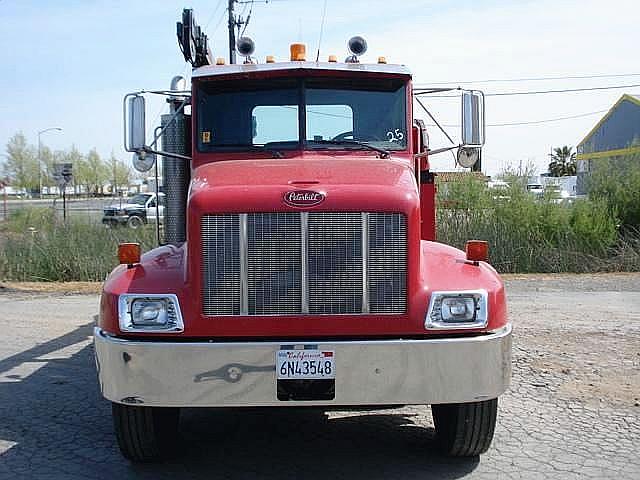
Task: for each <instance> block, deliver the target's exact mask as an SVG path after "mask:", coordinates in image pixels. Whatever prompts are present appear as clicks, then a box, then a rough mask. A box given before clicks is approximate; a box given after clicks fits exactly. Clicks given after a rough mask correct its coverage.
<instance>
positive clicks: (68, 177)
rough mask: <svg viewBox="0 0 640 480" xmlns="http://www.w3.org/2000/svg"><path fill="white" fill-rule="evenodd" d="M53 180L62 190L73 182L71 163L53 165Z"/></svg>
mask: <svg viewBox="0 0 640 480" xmlns="http://www.w3.org/2000/svg"><path fill="white" fill-rule="evenodd" d="M53 178H54V179H55V180H56V182H57V183H58V186H59V187H60V188H61V189H63V188H65V187H66V186H67V185H69V184H70V183H71V182H72V181H73V164H72V163H54V164H53Z"/></svg>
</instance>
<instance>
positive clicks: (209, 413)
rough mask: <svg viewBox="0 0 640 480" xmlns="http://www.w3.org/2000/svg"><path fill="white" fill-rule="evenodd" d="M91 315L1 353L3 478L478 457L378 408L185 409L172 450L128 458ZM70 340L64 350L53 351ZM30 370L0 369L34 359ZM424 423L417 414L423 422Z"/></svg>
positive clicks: (386, 472)
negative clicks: (440, 448) (147, 459)
mask: <svg viewBox="0 0 640 480" xmlns="http://www.w3.org/2000/svg"><path fill="white" fill-rule="evenodd" d="M91 333H92V323H88V324H86V325H84V326H82V327H80V328H78V329H77V330H75V331H73V332H71V333H69V334H67V335H64V336H62V337H59V338H56V339H54V340H51V341H49V342H46V343H43V344H40V345H38V346H36V347H34V348H32V349H29V350H26V351H24V352H21V353H19V354H17V355H14V356H12V357H9V358H6V359H4V360H0V478H2V479H4V478H7V479H8V478H11V479H21V478H25V479H26V478H29V479H38V478H43V479H44V478H47V479H48V478H73V479H81V478H104V479H107V478H108V479H113V478H118V479H123V478H153V479H163V478H171V479H180V478H267V479H268V478H278V479H280V480H281V479H283V478H309V479H315V478H318V479H323V480H326V479H327V478H332V479H333V478H367V479H378V478H403V479H406V478H421V479H422V478H458V477H461V476H464V475H466V474H468V473H469V472H471V471H473V470H474V469H475V468H476V466H477V465H478V459H477V458H474V459H464V460H457V459H449V458H447V457H443V456H441V455H440V454H439V453H438V452H437V451H436V449H435V445H434V440H433V429H432V428H425V427H423V426H421V425H418V424H417V422H414V420H415V417H416V416H417V415H420V416H422V415H423V414H424V415H428V414H429V412H428V409H427V407H425V410H424V411H421V412H420V413H419V414H418V413H416V414H413V413H406V410H405V411H404V412H397V413H393V410H385V411H378V412H349V413H346V414H345V415H344V416H342V415H340V416H336V415H329V414H327V413H325V412H323V411H318V410H312V409H295V410H291V409H268V410H265V409H233V410H220V409H186V410H184V411H183V416H182V419H181V436H180V438H177V439H176V454H175V455H174V457H173V458H172V459H170V460H168V461H167V462H165V463H162V464H156V465H134V464H131V463H129V462H128V461H126V460H124V459H123V458H122V457H121V456H120V453H119V452H118V450H117V447H116V444H115V437H114V435H113V430H112V425H111V413H110V406H109V403H108V402H107V401H105V400H103V399H102V397H101V395H100V392H99V389H98V384H97V381H96V375H95V367H94V362H93V348H92V346H91V345H87V344H86V342H87V339H88V337H89V336H90V335H91ZM73 345H76V346H81V348H80V349H79V351H77V352H76V353H73V354H71V355H68V356H64V355H63V356H56V352H57V351H59V350H61V349H64V348H67V349H69V347H71V346H73ZM37 363H42V365H38V366H39V368H37V369H36V370H35V371H34V372H33V373H31V374H30V375H28V376H24V377H21V376H20V375H11V376H7V373H8V372H9V371H10V370H11V371H13V370H16V369H17V367H20V365H23V364H29V365H31V364H37ZM420 423H422V422H420Z"/></svg>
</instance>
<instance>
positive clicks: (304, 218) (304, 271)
mask: <svg viewBox="0 0 640 480" xmlns="http://www.w3.org/2000/svg"><path fill="white" fill-rule="evenodd" d="M300 230H301V232H300V242H301V245H300V261H301V262H302V264H301V272H300V281H301V282H302V285H301V288H300V291H301V298H300V304H301V310H302V314H308V313H309V212H301V213H300Z"/></svg>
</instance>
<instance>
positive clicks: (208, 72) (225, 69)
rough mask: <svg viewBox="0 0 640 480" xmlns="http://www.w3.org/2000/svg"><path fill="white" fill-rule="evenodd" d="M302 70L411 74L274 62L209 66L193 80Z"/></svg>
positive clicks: (374, 66)
mask: <svg viewBox="0 0 640 480" xmlns="http://www.w3.org/2000/svg"><path fill="white" fill-rule="evenodd" d="M302 70H324V71H333V72H369V73H386V74H396V75H403V76H407V77H410V76H411V72H410V71H409V69H408V68H407V67H405V66H404V65H389V64H386V63H338V62H300V61H298V62H274V63H257V64H256V63H251V64H232V65H207V66H204V67H200V68H197V69H195V70H194V71H193V74H192V75H191V77H192V78H199V77H212V76H224V75H234V74H242V73H257V72H282V71H302Z"/></svg>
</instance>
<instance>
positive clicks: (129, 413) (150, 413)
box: [111, 403, 180, 462]
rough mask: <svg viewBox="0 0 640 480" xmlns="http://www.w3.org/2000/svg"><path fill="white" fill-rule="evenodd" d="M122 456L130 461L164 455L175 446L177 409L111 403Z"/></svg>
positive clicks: (159, 458)
mask: <svg viewBox="0 0 640 480" xmlns="http://www.w3.org/2000/svg"><path fill="white" fill-rule="evenodd" d="M111 412H112V415H113V426H114V429H115V432H116V438H117V440H118V446H119V447H120V451H121V452H122V455H124V456H125V457H126V458H127V459H129V460H131V461H133V462H153V461H157V460H161V459H163V458H166V457H167V456H168V454H169V453H170V452H172V451H175V450H176V449H177V446H178V444H179V443H178V440H177V434H178V421H179V418H180V409H178V408H163V407H140V406H134V405H121V404H119V403H112V404H111Z"/></svg>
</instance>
